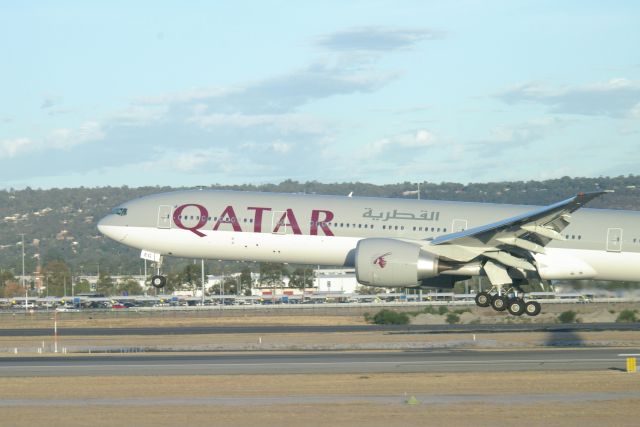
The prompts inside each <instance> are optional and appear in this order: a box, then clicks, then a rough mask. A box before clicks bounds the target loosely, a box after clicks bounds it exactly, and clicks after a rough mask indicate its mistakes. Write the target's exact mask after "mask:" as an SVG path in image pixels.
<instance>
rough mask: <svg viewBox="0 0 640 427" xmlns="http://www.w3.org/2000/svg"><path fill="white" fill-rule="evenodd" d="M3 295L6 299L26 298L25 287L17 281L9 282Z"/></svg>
mask: <svg viewBox="0 0 640 427" xmlns="http://www.w3.org/2000/svg"><path fill="white" fill-rule="evenodd" d="M3 293H4V297H5V298H13V297H19V296H24V287H22V286H21V285H20V283H18V282H17V281H7V283H6V284H5V286H4V290H3Z"/></svg>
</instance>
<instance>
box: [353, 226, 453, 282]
mask: <svg viewBox="0 0 640 427" xmlns="http://www.w3.org/2000/svg"><path fill="white" fill-rule="evenodd" d="M355 264H356V279H357V280H358V282H359V283H361V284H363V285H368V286H386V287H391V288H395V287H413V286H417V285H418V284H419V283H420V281H421V280H423V279H428V278H431V277H436V276H437V275H438V274H439V273H440V272H441V271H442V270H443V269H441V268H440V263H439V260H438V256H437V255H434V254H432V253H429V252H426V251H425V250H423V249H421V247H420V246H418V245H416V244H413V243H409V242H404V241H402V240H396V239H384V238H372V239H363V240H360V241H359V242H358V246H357V247H356V254H355ZM444 269H446V268H444Z"/></svg>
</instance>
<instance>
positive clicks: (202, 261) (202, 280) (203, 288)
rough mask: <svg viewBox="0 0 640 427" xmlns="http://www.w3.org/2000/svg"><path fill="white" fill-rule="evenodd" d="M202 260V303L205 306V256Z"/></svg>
mask: <svg viewBox="0 0 640 427" xmlns="http://www.w3.org/2000/svg"><path fill="white" fill-rule="evenodd" d="M200 261H201V263H202V264H201V265H200V279H201V280H202V299H201V303H202V306H203V307H204V258H203V259H201V260H200Z"/></svg>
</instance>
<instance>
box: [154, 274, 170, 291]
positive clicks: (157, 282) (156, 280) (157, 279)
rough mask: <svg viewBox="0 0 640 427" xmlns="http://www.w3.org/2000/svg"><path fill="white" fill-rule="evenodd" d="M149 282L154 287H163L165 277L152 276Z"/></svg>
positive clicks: (165, 280)
mask: <svg viewBox="0 0 640 427" xmlns="http://www.w3.org/2000/svg"><path fill="white" fill-rule="evenodd" d="M151 284H152V285H153V287H154V288H156V289H160V288H164V286H165V285H166V284H167V278H166V277H164V276H153V277H152V278H151Z"/></svg>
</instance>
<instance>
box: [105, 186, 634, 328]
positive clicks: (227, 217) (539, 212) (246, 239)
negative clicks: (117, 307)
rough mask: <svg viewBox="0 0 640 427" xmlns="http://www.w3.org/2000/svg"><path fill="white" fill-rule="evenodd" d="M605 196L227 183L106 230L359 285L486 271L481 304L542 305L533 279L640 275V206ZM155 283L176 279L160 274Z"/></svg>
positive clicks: (140, 210) (115, 213) (147, 246)
mask: <svg viewBox="0 0 640 427" xmlns="http://www.w3.org/2000/svg"><path fill="white" fill-rule="evenodd" d="M603 193H604V192H593V193H580V194H578V195H576V196H574V197H571V198H569V199H567V200H563V201H560V202H558V203H555V204H552V205H549V206H545V207H535V206H523V205H502V204H490V203H469V202H451V201H429V200H408V199H387V198H370V197H348V196H319V195H303V194H278V193H259V192H238V191H218V190H185V191H175V192H169V193H163V194H157V195H153V196H147V197H143V198H139V199H136V200H133V201H130V202H126V203H123V204H121V205H120V206H118V207H116V208H114V209H113V210H112V212H111V214H109V215H107V216H106V217H105V218H103V219H102V220H101V221H100V223H99V224H98V228H99V230H100V232H102V233H103V234H104V235H106V236H108V237H110V238H112V239H114V240H116V241H118V242H120V243H123V244H125V245H128V246H131V247H134V248H137V249H140V250H142V255H141V256H143V257H144V258H146V259H151V260H154V261H156V262H159V263H161V260H162V257H163V256H177V257H190V258H203V259H221V260H237V261H264V262H286V263H299V264H314V265H331V266H344V267H355V271H356V278H357V280H358V282H359V283H361V284H363V285H368V286H382V287H394V288H395V287H409V288H416V287H440V288H446V287H452V286H453V285H454V284H455V283H456V282H458V281H461V280H466V279H468V278H470V277H472V276H486V277H487V278H488V279H489V282H490V283H491V285H492V287H491V289H490V290H488V291H486V292H479V293H478V294H477V295H476V298H475V300H476V304H477V305H479V306H481V307H488V306H491V307H493V309H495V310H497V311H504V310H508V312H509V313H511V314H513V315H517V316H519V315H522V314H524V313H526V314H527V315H530V316H535V315H537V314H538V313H540V309H541V307H540V304H539V303H538V302H537V301H534V300H527V299H526V298H525V297H524V295H523V294H522V293H521V292H518V284H519V283H523V281H526V280H528V279H538V280H565V279H576V280H577V279H597V280H610V281H638V280H640V212H636V211H624V210H606V209H586V208H585V209H581V208H582V207H583V206H584V205H585V204H586V203H587V202H589V201H590V200H592V199H594V198H595V197H598V196H601V195H602V194H603ZM152 283H153V285H154V286H156V287H163V286H164V285H165V283H166V279H165V277H164V276H162V275H160V274H159V270H158V275H156V276H154V277H153V278H152Z"/></svg>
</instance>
